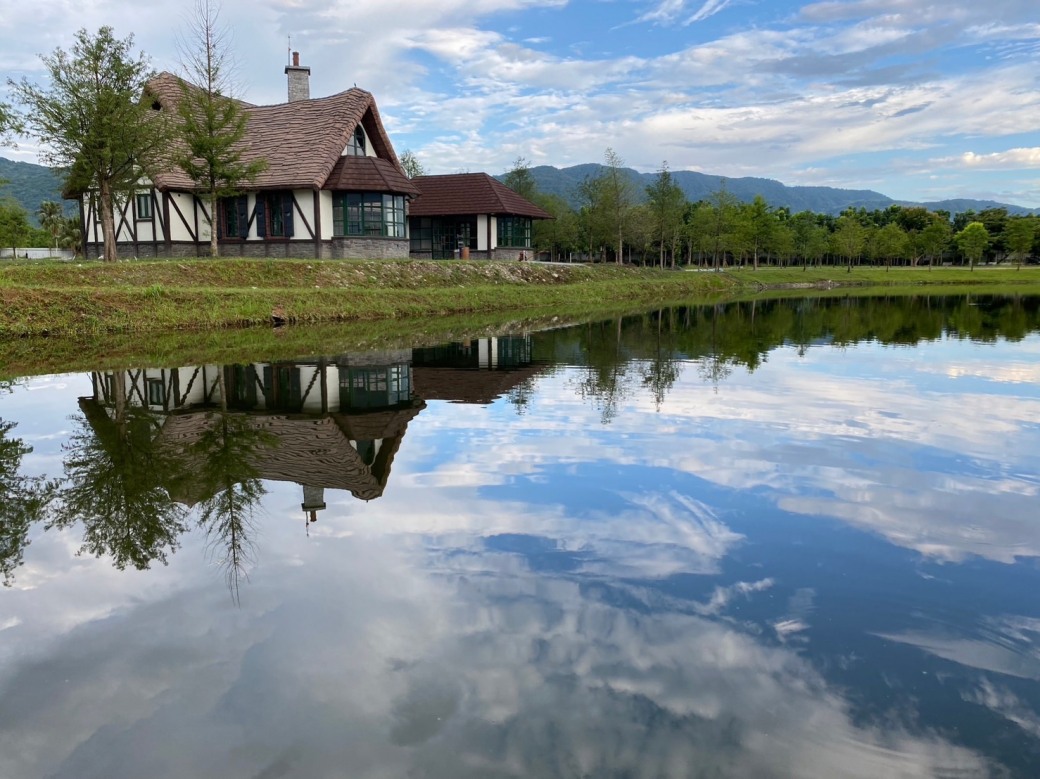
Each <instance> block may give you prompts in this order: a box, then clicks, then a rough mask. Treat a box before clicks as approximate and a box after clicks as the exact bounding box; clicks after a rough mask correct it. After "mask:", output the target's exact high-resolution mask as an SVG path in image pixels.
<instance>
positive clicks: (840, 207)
mask: <svg viewBox="0 0 1040 779" xmlns="http://www.w3.org/2000/svg"><path fill="white" fill-rule="evenodd" d="M530 170H531V176H532V177H533V178H534V181H535V183H536V184H537V186H538V189H539V191H541V192H545V193H547V194H551V195H559V196H560V197H562V198H563V199H564V200H566V201H567V202H568V203H569V204H570V205H571V207H572V208H578V207H579V206H580V202H579V200H578V194H577V193H578V187H579V185H580V184H581V183H582V182H583V181H584V180H585V179H586V178H587V177H595V176H598V175H600V174H601V173H602V172H603V171H604V170H605V167H604V166H603V165H599V164H597V163H586V164H584V165H574V166H572V167H569V168H554V167H552V166H550V165H539V166H537V167H533V168H531V169H530ZM622 170H623V172H624V174H625V175H626V176H627V177H628V178H629V179H630V180H631V182H632V185H633V191H634V193H635V195H636V197H637V198H639V199H643V198H645V196H646V187H647V185H648V184H651V183H652V182H653V180H654V179H655V178H656V176H657V174H656V173H640V172H638V171H636V170H633V169H631V168H623V169H622ZM504 177H505V175H504V174H503V175H500V176H497V177H496V178H498V179H500V180H501V179H502V178H504ZM672 179H673V180H674V181H675V183H676V184H677V185H678V186H679V188H680V189H682V191H683V192H684V193H685V194H686V197H687V198H688V199H689V200H690V201H691V202H696V201H698V200H704V199H707V198H708V197H709V196H710V195H711V194H712V193H713V192H716V191H718V189H719V188H720V187H721V186H722V184H723V182H725V186H726V189H727V190H728V191H729V192H731V193H732V194H733V195H735V196H736V197H737V198H738V199H739V200H742V201H745V202H751V201H752V200H753V199H754V197H755V196H756V195H761V196H762V197H763V198H764V199H765V200H766V202H767V203H769V204H770V205H771V206H774V207H780V206H786V207H788V208H790V209H791V211H792V213H797V212H799V211H815V212H817V213H826V214H839V213H841V212H842V211H844V210H845V209H846V208H848V207H849V206H852V207H853V208H860V207H862V208H865V209H867V210H868V211H873V210H874V209H885V208H888V207H889V206H892V205H902V206H911V205H913V206H924V207H925V208H928V209H930V210H932V211H939V210H942V211H949V212H950V213H951V214H958V213H961V212H963V211H968V210H972V211H982V210H984V209H987V208H1006V209H1007V210H1008V213H1009V214H1013V215H1025V214H1040V209H1032V210H1031V209H1028V208H1023V207H1022V206H1017V205H1011V204H1008V203H997V202H995V201H992V200H969V199H958V200H939V201H933V202H925V203H912V202H909V201H905V200H894V199H893V198H890V197H888V196H886V195H882V194H881V193H880V192H874V191H873V190H869V189H838V188H836V187H789V186H786V185H785V184H782V183H780V182H779V181H774V180H773V179H764V178H728V177H724V176H719V175H713V174H708V173H697V172H694V171H690V170H677V171H673V172H672ZM0 181H6V182H7V183H6V185H0V197H4V196H10V197H13V198H14V199H15V200H17V201H18V202H19V203H21V204H22V206H23V207H24V208H25V210H26V211H28V212H29V216H30V219H31V220H32V222H33V223H34V224H36V211H37V210H38V209H39V207H40V203H42V202H43V201H44V200H56V201H58V202H62V200H61V178H60V176H59V175H58V174H57V173H55V172H54V171H53V170H52V169H51V168H48V167H45V166H43V165H34V164H33V163H30V162H14V161H13V160H8V159H5V158H3V157H0ZM65 210H66V213H73V212H74V211H75V209H74V207H73V205H72V204H71V203H69V202H65Z"/></svg>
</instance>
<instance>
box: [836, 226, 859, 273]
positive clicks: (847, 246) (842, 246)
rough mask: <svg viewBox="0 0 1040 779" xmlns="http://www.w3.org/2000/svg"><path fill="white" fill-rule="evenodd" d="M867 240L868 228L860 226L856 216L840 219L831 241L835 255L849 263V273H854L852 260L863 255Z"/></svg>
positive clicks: (847, 268) (847, 269)
mask: <svg viewBox="0 0 1040 779" xmlns="http://www.w3.org/2000/svg"><path fill="white" fill-rule="evenodd" d="M866 239H867V231H866V228H864V227H863V225H862V224H860V222H859V220H858V219H857V218H856V216H855V214H845V215H843V216H841V217H840V218H839V219H838V224H837V227H836V229H835V230H834V232H833V233H832V234H831V241H832V242H833V243H834V253H835V254H839V255H841V256H842V257H844V258H845V259H846V260H847V261H848V265H847V266H846V271H847V272H848V273H852V260H853V259H854V258H856V257H859V256H860V255H861V254H862V253H863V247H864V245H865V244H866Z"/></svg>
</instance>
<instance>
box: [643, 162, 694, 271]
mask: <svg viewBox="0 0 1040 779" xmlns="http://www.w3.org/2000/svg"><path fill="white" fill-rule="evenodd" d="M646 196H647V199H648V205H649V208H650V215H651V224H652V226H653V230H654V235H655V240H656V241H657V244H658V250H659V256H658V260H659V263H660V266H661V267H662V268H663V267H664V262H665V255H666V254H667V255H668V256H669V257H670V258H671V266H672V267H673V268H674V267H675V255H676V254H677V252H678V247H679V240H680V238H681V236H682V231H683V215H684V214H685V212H686V195H685V194H684V193H683V191H682V189H681V188H680V187H679V185H678V184H676V183H675V180H674V179H673V178H672V174H671V173H670V172H669V170H668V163H667V162H663V163H661V169H660V170H659V171H658V172H657V178H656V179H654V181H653V183H651V184H649V185H647V187H646Z"/></svg>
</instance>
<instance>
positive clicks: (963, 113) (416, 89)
mask: <svg viewBox="0 0 1040 779" xmlns="http://www.w3.org/2000/svg"><path fill="white" fill-rule="evenodd" d="M0 6H3V12H2V13H0V73H4V74H6V75H8V76H12V77H15V78H20V77H21V76H23V75H25V76H28V77H29V78H31V79H36V78H38V77H39V76H40V70H39V59H38V57H37V54H38V53H39V52H50V51H52V50H53V49H54V48H55V47H58V46H61V47H68V46H69V45H70V43H71V40H72V36H73V35H74V33H75V31H76V29H77V28H79V27H87V28H88V29H96V28H97V27H98V26H100V25H102V24H110V25H112V26H113V27H114V28H115V30H116V33H117V35H120V36H125V35H127V34H129V33H131V32H133V33H134V34H135V36H136V43H137V45H138V46H139V47H140V48H141V49H143V50H144V51H145V52H147V53H148V54H149V55H150V56H151V58H152V61H153V64H154V65H155V67H156V68H157V69H160V70H162V69H167V70H176V69H177V60H178V56H177V36H178V31H179V30H182V29H183V28H184V18H183V16H182V15H181V14H179V13H177V12H171V11H169V10H167V9H165V8H160V7H158V6H155V7H152V4H143V3H139V2H129V1H128V0H86V1H84V0H77V1H76V2H72V0H42V2H36V3H28V2H22V3H15V2H14V0H0ZM222 17H223V19H224V20H225V21H226V22H227V23H229V25H230V26H231V27H232V28H233V32H234V52H235V55H236V58H237V60H238V63H239V68H240V70H239V73H240V79H239V80H240V84H241V90H240V91H241V97H243V98H244V99H246V100H249V101H251V102H254V103H274V102H280V101H282V100H284V99H285V91H286V86H285V77H284V74H283V67H284V65H285V64H286V60H287V56H288V49H289V44H288V41H289V36H291V41H292V48H293V49H298V50H299V51H300V52H301V60H302V64H304V65H309V66H310V67H311V69H312V77H311V94H312V96H322V95H327V94H332V93H334V92H338V91H340V90H342V89H345V88H348V87H350V86H352V85H354V84H355V83H356V84H357V85H358V86H359V87H363V88H365V89H368V90H370V91H371V92H372V93H373V94H374V95H375V97H376V100H377V102H378V104H379V107H380V111H381V112H382V114H383V118H384V121H385V123H386V125H387V129H388V130H389V132H390V134H391V139H392V140H393V142H394V145H395V147H396V148H397V150H398V152H400V151H402V150H404V149H411V150H412V151H414V152H415V153H416V154H417V155H418V156H419V158H420V160H421V161H422V162H423V163H424V165H425V166H426V167H427V169H428V170H430V171H431V172H437V173H450V172H457V171H477V170H486V171H488V172H491V173H499V172H502V171H504V170H506V169H508V168H509V167H510V165H511V163H512V161H513V160H515V159H516V158H517V157H524V158H526V159H527V160H528V161H530V162H531V163H532V164H535V165H539V164H547V165H556V166H559V167H563V166H568V165H575V164H579V163H583V162H598V161H602V159H603V155H604V152H605V150H606V149H607V148H608V147H610V148H613V149H614V150H615V151H616V152H617V153H618V154H619V155H620V156H621V158H622V159H623V160H624V161H625V163H626V164H628V165H629V166H631V167H634V168H637V169H639V170H642V171H654V170H656V169H658V168H659V167H660V166H661V164H662V162H664V161H667V163H668V165H669V167H670V168H671V169H672V170H697V171H702V172H705V173H715V174H721V175H726V176H730V177H737V176H763V177H768V178H774V179H778V180H780V181H783V182H784V183H786V184H792V185H793V184H805V185H827V186H838V187H848V188H857V189H858V188H869V189H875V190H877V191H880V192H883V193H884V194H887V195H890V196H892V197H897V198H903V199H908V200H933V199H942V198H950V197H973V198H988V199H995V200H1000V201H1004V202H1011V203H1017V204H1021V205H1025V206H1029V207H1040V9H1038V8H1037V4H1036V0H991V1H990V2H988V3H976V2H970V3H969V2H959V1H958V2H946V3H938V2H935V1H934V0H830V1H826V2H811V3H803V2H793V1H791V0H781V1H778V2H766V1H765V0H584V1H576V0H571V1H570V2H568V1H567V0H438V2H431V1H430V0H397V1H396V2H392V1H391V0H350V1H349V2H347V0H250V1H249V2H246V1H245V0H225V1H224V2H223V7H222ZM0 153H2V154H3V155H4V156H7V157H10V158H12V159H24V160H29V161H35V150H34V148H33V146H32V143H31V142H25V143H22V144H20V147H19V148H18V149H17V150H11V149H4V150H2V152H0Z"/></svg>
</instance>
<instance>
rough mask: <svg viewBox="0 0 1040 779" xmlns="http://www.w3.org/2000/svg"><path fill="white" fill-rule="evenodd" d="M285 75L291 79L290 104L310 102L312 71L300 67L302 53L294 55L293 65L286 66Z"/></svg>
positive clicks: (296, 52) (294, 53)
mask: <svg viewBox="0 0 1040 779" xmlns="http://www.w3.org/2000/svg"><path fill="white" fill-rule="evenodd" d="M285 75H287V76H288V77H289V102H290V103H295V102H296V101H297V100H310V97H311V69H310V68H307V67H301V66H300V52H298V51H294V52H293V53H292V65H286V66H285Z"/></svg>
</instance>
